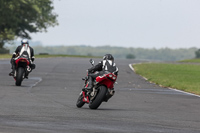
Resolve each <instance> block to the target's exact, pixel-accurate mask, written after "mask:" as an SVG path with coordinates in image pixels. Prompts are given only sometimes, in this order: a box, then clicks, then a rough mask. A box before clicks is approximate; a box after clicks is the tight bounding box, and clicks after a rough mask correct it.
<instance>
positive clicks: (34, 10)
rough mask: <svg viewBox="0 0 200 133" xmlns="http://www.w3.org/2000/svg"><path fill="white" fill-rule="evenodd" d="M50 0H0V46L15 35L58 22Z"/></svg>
mask: <svg viewBox="0 0 200 133" xmlns="http://www.w3.org/2000/svg"><path fill="white" fill-rule="evenodd" d="M53 9H54V7H53V6H52V0H0V48H3V46H4V44H5V42H9V41H12V40H14V39H15V38H17V37H22V38H28V39H30V38H31V37H30V35H29V33H36V32H42V31H46V29H47V28H48V27H49V26H55V25H57V24H58V22H57V20H56V18H57V15H56V14H55V13H53V12H52V10H53Z"/></svg>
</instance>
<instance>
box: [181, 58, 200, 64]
mask: <svg viewBox="0 0 200 133" xmlns="http://www.w3.org/2000/svg"><path fill="white" fill-rule="evenodd" d="M179 62H185V63H200V58H197V59H188V60H181V61H179Z"/></svg>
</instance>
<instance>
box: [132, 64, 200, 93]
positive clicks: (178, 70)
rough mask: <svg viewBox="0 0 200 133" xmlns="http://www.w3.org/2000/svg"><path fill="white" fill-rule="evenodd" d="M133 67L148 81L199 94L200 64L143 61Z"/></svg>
mask: <svg viewBox="0 0 200 133" xmlns="http://www.w3.org/2000/svg"><path fill="white" fill-rule="evenodd" d="M133 67H134V69H135V71H136V73H137V74H139V75H141V76H144V77H145V78H147V80H148V81H150V82H153V83H156V84H158V85H162V86H163V87H171V88H175V89H179V90H183V91H186V92H190V93H194V94H198V95H200V65H194V64H162V63H144V64H136V65H133Z"/></svg>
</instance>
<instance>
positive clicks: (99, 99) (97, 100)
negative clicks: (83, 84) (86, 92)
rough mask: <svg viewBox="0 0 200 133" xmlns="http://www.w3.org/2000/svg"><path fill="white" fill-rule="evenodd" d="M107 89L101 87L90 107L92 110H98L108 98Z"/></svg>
mask: <svg viewBox="0 0 200 133" xmlns="http://www.w3.org/2000/svg"><path fill="white" fill-rule="evenodd" d="M106 92H107V88H106V87H105V86H100V87H99V91H98V93H97V95H96V97H95V99H94V100H93V101H90V103H89V107H90V109H97V108H98V107H99V106H100V105H101V103H102V102H103V100H104V98H105V96H106Z"/></svg>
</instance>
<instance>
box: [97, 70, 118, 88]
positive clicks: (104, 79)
mask: <svg viewBox="0 0 200 133" xmlns="http://www.w3.org/2000/svg"><path fill="white" fill-rule="evenodd" d="M109 75H110V76H111V77H109ZM112 77H115V79H112ZM110 79H111V80H110ZM116 79H117V76H115V75H114V74H112V73H109V74H104V75H103V76H98V77H96V82H99V83H100V84H104V85H106V86H107V88H110V89H112V88H113V87H114V86H113V84H114V83H115V81H116Z"/></svg>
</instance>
